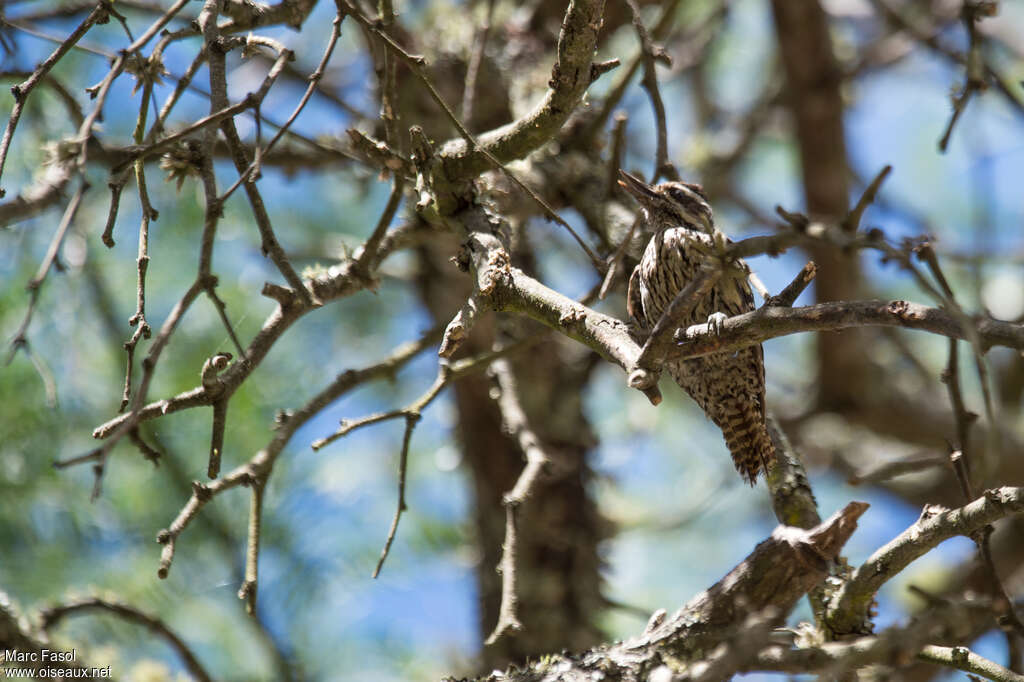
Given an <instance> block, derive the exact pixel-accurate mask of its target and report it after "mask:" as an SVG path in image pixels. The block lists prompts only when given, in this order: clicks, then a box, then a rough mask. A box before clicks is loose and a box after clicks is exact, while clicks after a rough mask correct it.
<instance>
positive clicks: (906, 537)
mask: <svg viewBox="0 0 1024 682" xmlns="http://www.w3.org/2000/svg"><path fill="white" fill-rule="evenodd" d="M1020 512H1024V488H1013V487H1004V488H998V489H996V490H989V491H986V492H985V494H984V495H983V496H982V497H980V498H978V499H977V500H975V501H974V502H971V503H970V504H968V505H966V506H963V507H960V508H959V509H945V508H943V507H939V506H928V507H925V508H924V510H923V511H922V512H921V518H919V519H918V520H917V522H916V523H915V524H914V525H913V526H911V527H910V528H908V529H907V530H905V531H903V532H902V533H901V534H900V535H898V536H897V537H895V538H894V539H893V540H892V541H890V542H889V543H888V544H887V545H885V546H884V547H882V548H880V549H879V550H878V551H876V552H875V553H874V554H872V555H871V557H869V558H868V560H867V561H866V562H864V564H863V565H862V566H860V567H858V568H857V569H856V570H854V572H853V574H852V575H851V576H850V579H849V581H847V582H846V583H845V584H844V585H843V587H842V588H841V589H840V590H839V592H838V593H837V594H836V596H835V598H834V599H833V600H832V604H831V605H830V607H829V610H828V621H829V627H830V628H831V629H832V631H833V632H836V633H838V634H847V633H860V632H862V631H864V630H865V629H866V625H865V624H866V623H867V619H868V609H869V608H870V606H871V602H872V600H873V599H874V596H875V593H876V592H877V591H878V589H879V588H880V587H881V586H882V585H883V584H885V583H886V582H887V581H888V580H889V579H890V578H892V577H893V576H895V575H897V574H898V573H900V572H901V571H902V570H903V569H904V568H906V567H907V565H909V564H910V562H912V561H913V560H914V559H917V558H918V557H920V556H923V555H924V554H926V553H927V552H928V551H929V550H931V549H932V548H933V547H935V546H936V545H938V544H939V543H940V542H943V541H944V540H948V539H949V538H952V537H955V536H957V535H965V536H970V535H971V533H973V532H974V531H976V530H978V529H979V528H982V527H984V526H986V525H988V524H990V523H993V522H994V521H997V520H999V519H1001V518H1003V517H1004V516H1009V515H1010V514H1018V513H1020Z"/></svg>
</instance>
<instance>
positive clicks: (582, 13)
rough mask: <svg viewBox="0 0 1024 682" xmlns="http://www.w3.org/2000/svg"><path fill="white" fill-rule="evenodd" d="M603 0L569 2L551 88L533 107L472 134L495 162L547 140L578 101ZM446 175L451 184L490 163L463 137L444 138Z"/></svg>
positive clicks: (587, 75)
mask: <svg viewBox="0 0 1024 682" xmlns="http://www.w3.org/2000/svg"><path fill="white" fill-rule="evenodd" d="M603 12H604V1H603V0H572V2H570V3H569V7H568V9H567V10H566V12H565V19H564V20H563V21H562V31H561V33H560V34H559V36H558V61H556V62H555V65H554V67H553V68H552V69H551V80H550V81H548V85H549V87H550V89H549V90H548V92H547V94H546V95H545V96H544V99H543V100H542V101H541V103H540V104H538V105H537V107H536V108H535V109H534V110H533V111H532V112H530V113H529V114H527V115H526V116H524V117H523V118H521V119H519V120H518V121H513V122H512V123H509V124H508V125H506V126H502V127H501V128H498V129H496V130H492V131H490V132H487V133H484V134H482V135H480V136H478V137H477V140H478V142H479V143H480V146H481V147H483V148H484V149H486V150H487V151H488V152H489V153H490V154H492V155H493V156H494V157H495V158H496V159H497V160H498V161H500V162H502V163H505V162H507V161H512V160H514V159H520V158H522V157H524V156H526V155H527V154H529V153H530V152H531V151H533V150H534V149H537V148H538V147H540V146H541V145H542V144H544V143H545V142H547V141H548V140H550V139H551V138H552V137H553V136H554V134H555V133H556V132H558V130H559V129H560V128H561V127H562V124H563V123H565V121H566V119H568V118H569V115H570V114H571V113H572V112H573V110H574V109H575V108H576V105H577V104H579V102H580V99H582V97H583V94H584V93H585V92H586V90H587V87H588V86H589V85H590V83H591V62H592V61H593V57H594V49H595V48H596V46H597V34H598V30H599V29H600V28H601V15H602V14H603ZM441 158H442V164H443V166H444V174H445V176H446V177H447V178H448V179H449V180H450V181H452V182H455V181H458V180H465V179H468V178H472V177H475V176H477V175H479V174H480V173H482V172H484V171H485V170H488V169H489V168H490V167H491V163H490V161H489V160H488V159H487V157H486V155H485V154H484V152H482V151H481V150H479V149H472V148H470V145H469V144H468V143H467V142H466V140H464V139H462V138H457V139H454V140H451V141H449V142H447V143H446V144H445V145H444V147H443V148H442V150H441Z"/></svg>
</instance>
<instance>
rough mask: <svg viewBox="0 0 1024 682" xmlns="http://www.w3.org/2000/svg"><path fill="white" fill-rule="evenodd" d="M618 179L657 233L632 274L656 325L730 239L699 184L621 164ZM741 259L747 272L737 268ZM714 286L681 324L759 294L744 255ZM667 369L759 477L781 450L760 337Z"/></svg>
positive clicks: (750, 304)
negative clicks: (659, 179)
mask: <svg viewBox="0 0 1024 682" xmlns="http://www.w3.org/2000/svg"><path fill="white" fill-rule="evenodd" d="M619 177H620V179H619V185H621V186H622V187H623V188H624V189H625V190H626V191H627V192H629V193H630V194H631V195H632V196H633V198H634V199H636V201H637V203H639V204H640V208H641V209H642V211H643V226H644V227H646V230H647V232H648V233H653V236H652V237H651V240H650V242H649V243H648V244H647V248H646V249H645V250H644V255H643V257H642V258H641V259H640V263H639V264H638V265H637V266H636V268H635V269H634V270H633V274H632V275H631V276H630V278H629V292H628V296H627V307H628V309H629V314H630V315H631V316H632V317H633V318H634V319H635V320H636V321H637V323H638V324H639V325H640V327H641V328H642V329H644V330H646V331H648V332H649V331H651V330H652V329H653V328H654V326H655V325H656V324H657V322H658V320H659V319H660V318H661V316H662V314H663V313H664V312H665V309H666V308H668V306H669V304H670V303H671V302H672V300H673V299H674V298H675V297H676V294H678V293H679V292H680V291H681V290H682V289H683V288H684V287H686V285H687V284H688V283H689V282H691V281H693V280H694V279H695V278H697V277H698V276H700V273H701V269H702V268H704V267H706V266H707V265H709V264H712V263H713V259H714V258H715V253H716V247H718V250H719V252H720V248H721V246H724V243H725V240H724V237H722V235H721V233H720V232H718V231H717V230H716V228H715V223H714V218H713V216H712V213H711V206H710V205H709V204H708V198H707V195H706V194H704V190H703V189H702V188H701V186H700V185H694V184H690V183H685V182H663V183H661V184H659V185H654V186H651V185H648V184H647V183H645V182H644V181H642V180H640V179H639V178H637V177H636V176H634V175H631V174H629V173H627V172H625V171H622V170H620V171H619ZM737 265H738V266H739V270H740V272H737ZM724 267H725V268H726V269H729V270H731V272H724V273H723V275H722V276H720V277H719V279H718V280H717V282H716V283H715V284H714V286H712V288H711V290H710V291H709V293H708V294H707V295H706V296H704V297H703V298H702V299H701V300H700V301H698V302H697V304H696V306H694V307H693V309H692V311H691V312H690V313H689V315H688V316H687V317H686V318H685V319H683V320H681V321H680V327H681V328H683V329H685V328H686V327H687V326H689V325H693V324H699V323H702V322H705V321H707V323H708V326H709V328H714V329H718V328H719V326H720V325H721V323H722V321H723V320H724V319H725V318H726V317H731V316H733V315H739V314H740V313H745V312H749V311H751V310H753V309H754V296H753V294H752V293H751V291H750V284H749V282H748V281H747V278H746V275H745V274H744V273H748V272H749V270H748V269H747V267H746V265H745V264H744V263H743V262H742V261H738V263H737V264H732V265H725V266H724ZM665 369H667V370H668V373H669V374H670V375H671V376H672V378H673V379H675V381H676V383H677V384H679V386H680V387H682V389H683V390H684V391H686V392H687V393H689V394H690V396H691V397H692V398H693V399H694V400H696V401H697V404H698V405H700V406H701V408H702V409H703V410H704V412H705V413H706V414H707V415H708V417H710V418H711V420H712V421H713V422H714V423H715V424H717V425H718V427H719V428H721V429H722V433H723V434H724V435H725V442H726V445H728V447H729V451H730V452H731V453H732V461H733V464H734V465H735V466H736V470H737V471H739V472H740V475H741V476H743V478H745V479H746V480H747V482H748V483H750V484H751V485H754V484H755V483H756V482H757V477H758V474H760V473H761V472H762V471H764V470H765V469H766V468H767V466H768V463H769V462H770V461H772V460H773V459H774V457H775V448H774V446H773V445H772V441H771V437H770V436H769V435H768V428H767V426H766V425H765V406H764V353H763V351H762V349H761V346H760V345H757V346H749V347H747V348H744V349H742V350H739V351H737V352H736V353H716V354H713V355H706V356H703V357H698V358H691V359H688V360H669V361H667V362H666V363H665Z"/></svg>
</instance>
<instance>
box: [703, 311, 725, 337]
mask: <svg viewBox="0 0 1024 682" xmlns="http://www.w3.org/2000/svg"><path fill="white" fill-rule="evenodd" d="M727 319H729V316H728V315H726V314H725V313H711V314H710V315H708V334H714V335H715V336H719V335H721V333H722V325H724V324H725V321H726V320H727Z"/></svg>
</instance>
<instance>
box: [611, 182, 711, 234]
mask: <svg viewBox="0 0 1024 682" xmlns="http://www.w3.org/2000/svg"><path fill="white" fill-rule="evenodd" d="M619 185H620V186H621V187H622V188H623V189H625V190H626V191H627V192H629V193H630V195H632V197H633V198H634V199H636V201H637V203H638V204H640V207H641V208H642V209H643V210H644V212H645V213H646V214H647V220H648V221H649V222H650V223H651V224H652V225H653V226H655V227H656V229H665V228H669V227H689V228H691V229H695V230H700V231H701V232H706V233H708V234H712V233H713V232H714V224H713V223H712V214H711V204H709V203H708V196H707V195H706V194H704V188H703V187H701V186H700V185H695V184H693V183H689V182H662V183H660V184H657V185H653V186H651V185H648V184H647V183H646V182H644V181H643V180H641V179H640V178H638V177H636V176H635V175H633V174H631V173H627V172H626V171H624V170H620V171H619Z"/></svg>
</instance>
